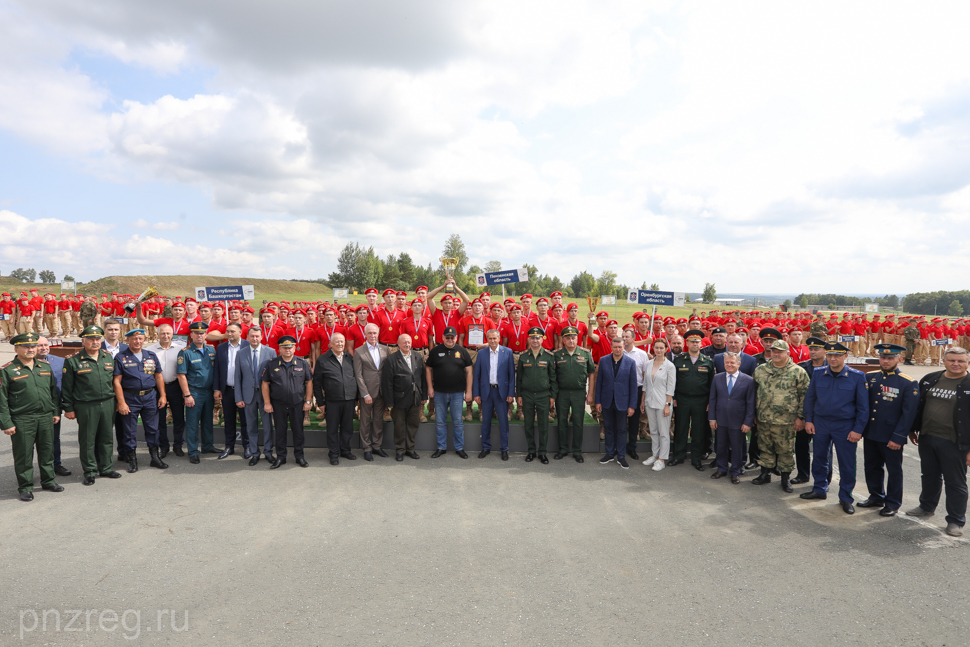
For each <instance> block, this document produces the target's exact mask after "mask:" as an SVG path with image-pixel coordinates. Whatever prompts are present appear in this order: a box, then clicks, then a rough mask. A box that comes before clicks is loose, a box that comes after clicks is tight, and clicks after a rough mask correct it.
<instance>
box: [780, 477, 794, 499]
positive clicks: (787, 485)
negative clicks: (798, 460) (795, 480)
mask: <svg viewBox="0 0 970 647" xmlns="http://www.w3.org/2000/svg"><path fill="white" fill-rule="evenodd" d="M789 476H791V472H782V473H781V489H782V490H784V491H785V492H788V493H789V494H791V493H792V492H794V491H795V489H794V488H792V486H791V481H789V480H788V477H789Z"/></svg>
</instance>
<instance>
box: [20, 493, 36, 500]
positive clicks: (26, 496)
mask: <svg viewBox="0 0 970 647" xmlns="http://www.w3.org/2000/svg"><path fill="white" fill-rule="evenodd" d="M20 500H21V501H33V500H34V493H33V492H21V493H20Z"/></svg>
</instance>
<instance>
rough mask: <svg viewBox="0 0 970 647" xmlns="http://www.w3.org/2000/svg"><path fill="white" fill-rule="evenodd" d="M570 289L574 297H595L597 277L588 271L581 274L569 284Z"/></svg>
mask: <svg viewBox="0 0 970 647" xmlns="http://www.w3.org/2000/svg"><path fill="white" fill-rule="evenodd" d="M569 287H570V289H571V290H572V292H573V296H574V297H577V298H583V297H590V296H595V291H596V277H595V276H593V275H592V274H590V273H589V272H586V271H583V272H580V273H579V274H577V275H576V276H574V277H573V278H572V280H571V281H570V282H569Z"/></svg>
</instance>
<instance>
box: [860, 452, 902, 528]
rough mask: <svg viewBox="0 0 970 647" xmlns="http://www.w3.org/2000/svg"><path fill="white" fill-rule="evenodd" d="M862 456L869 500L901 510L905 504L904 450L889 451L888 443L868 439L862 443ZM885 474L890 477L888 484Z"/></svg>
mask: <svg viewBox="0 0 970 647" xmlns="http://www.w3.org/2000/svg"><path fill="white" fill-rule="evenodd" d="M862 455H863V456H864V457H865V458H864V463H863V464H864V465H865V472H866V487H867V488H869V498H870V499H873V498H874V499H882V500H883V501H884V502H885V504H886V507H888V508H892V509H893V510H899V506H901V505H902V504H903V448H902V447H900V448H899V449H889V447H888V446H887V445H886V443H881V442H879V441H876V440H869V439H868V438H867V439H865V440H863V441H862ZM883 467H885V468H886V469H885V473H884V472H883ZM884 474H888V475H889V479H888V482H885V481H884V480H883V479H884Z"/></svg>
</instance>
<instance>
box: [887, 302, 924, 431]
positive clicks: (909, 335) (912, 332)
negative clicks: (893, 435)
mask: <svg viewBox="0 0 970 647" xmlns="http://www.w3.org/2000/svg"><path fill="white" fill-rule="evenodd" d="M920 336H921V333H920V330H919V328H918V327H917V326H916V321H915V320H912V319H911V320H910V322H909V325H908V326H906V328H905V329H904V330H903V338H904V339H905V340H906V348H904V349H903V350H905V351H906V364H907V365H909V366H912V365H913V357H915V356H916V345H917V344H919V343H920ZM880 345H881V346H885V344H880ZM890 345H893V344H890ZM882 357H883V354H882V353H880V354H879V358H880V359H881V358H882ZM897 359H898V358H897ZM903 442H905V439H904V441H903Z"/></svg>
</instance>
